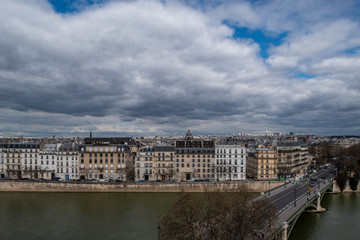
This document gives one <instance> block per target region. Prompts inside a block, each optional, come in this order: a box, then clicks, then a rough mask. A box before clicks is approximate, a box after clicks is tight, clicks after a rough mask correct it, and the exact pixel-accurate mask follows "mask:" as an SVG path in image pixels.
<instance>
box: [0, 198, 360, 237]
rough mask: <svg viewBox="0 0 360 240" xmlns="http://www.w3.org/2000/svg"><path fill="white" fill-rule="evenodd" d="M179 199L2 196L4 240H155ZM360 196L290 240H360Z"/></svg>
mask: <svg viewBox="0 0 360 240" xmlns="http://www.w3.org/2000/svg"><path fill="white" fill-rule="evenodd" d="M177 197H178V194H177V193H4V192H2V193H0V239H1V240H7V239H15V240H18V239H19V240H21V239H28V240H31V239H36V240H41V239H46V240H48V239H49V240H51V239H63V240H66V239H76V240H82V239H84V240H85V239H86V240H91V239H94V240H98V239H99V240H101V239H106V240H112V239H134V240H135V239H136V240H140V239H150V240H151V239H154V240H155V239H157V236H158V235H157V234H158V229H157V227H158V217H159V216H160V215H164V214H166V212H167V211H168V209H169V208H170V206H171V204H172V202H173V201H174V200H176V198H177ZM359 204H360V194H341V195H340V194H339V195H326V196H325V198H324V199H323V203H322V205H323V207H325V208H326V209H327V211H326V212H325V213H321V214H303V215H301V217H300V218H299V220H298V222H297V224H296V226H295V228H294V230H293V232H292V234H291V236H290V240H300V239H301V240H304V239H309V240H315V239H319V240H320V239H327V240H333V239H334V240H338V239H342V240H347V239H349V240H352V239H360V207H359Z"/></svg>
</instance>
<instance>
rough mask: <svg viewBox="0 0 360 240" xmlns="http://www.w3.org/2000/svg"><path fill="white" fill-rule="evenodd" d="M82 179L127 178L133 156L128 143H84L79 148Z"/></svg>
mask: <svg viewBox="0 0 360 240" xmlns="http://www.w3.org/2000/svg"><path fill="white" fill-rule="evenodd" d="M78 159H79V166H80V178H81V179H95V180H99V179H105V180H107V179H120V180H125V179H126V175H127V172H128V171H131V169H130V168H131V167H132V166H133V163H132V156H131V151H130V149H129V147H128V146H127V145H110V144H109V145H84V146H80V149H79V156H78Z"/></svg>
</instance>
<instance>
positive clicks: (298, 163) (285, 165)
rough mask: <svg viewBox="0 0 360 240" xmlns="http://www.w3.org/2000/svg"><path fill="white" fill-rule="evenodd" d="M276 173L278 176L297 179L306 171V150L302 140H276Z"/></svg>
mask: <svg viewBox="0 0 360 240" xmlns="http://www.w3.org/2000/svg"><path fill="white" fill-rule="evenodd" d="M274 148H275V150H276V153H277V170H278V172H277V174H278V177H279V178H282V179H289V178H294V179H298V178H301V177H303V176H304V175H305V174H306V173H307V166H308V151H307V146H306V143H305V142H303V141H294V140H287V141H277V142H276V143H275V146H274Z"/></svg>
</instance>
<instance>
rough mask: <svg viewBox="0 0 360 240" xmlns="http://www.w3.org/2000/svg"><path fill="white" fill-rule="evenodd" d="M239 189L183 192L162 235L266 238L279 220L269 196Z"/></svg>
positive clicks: (193, 238)
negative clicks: (257, 196)
mask: <svg viewBox="0 0 360 240" xmlns="http://www.w3.org/2000/svg"><path fill="white" fill-rule="evenodd" d="M232 191H236V192H220V191H219V190H218V191H206V192H205V193H202V194H194V193H185V192H182V193H180V197H179V199H178V200H177V201H176V202H175V203H174V204H173V206H172V208H171V209H170V211H169V213H168V214H167V215H166V216H165V217H163V219H162V221H161V236H160V237H161V239H180V240H182V239H191V240H197V239H228V240H237V239H240V240H243V239H263V238H265V236H267V235H268V234H269V233H272V232H273V230H274V229H273V227H272V226H274V222H275V221H276V220H277V217H276V214H275V208H274V206H273V205H272V204H271V203H270V202H269V201H268V199H267V198H266V197H259V198H256V199H254V198H253V197H254V195H253V193H250V192H248V191H247V189H246V188H245V187H240V188H238V189H233V190H232Z"/></svg>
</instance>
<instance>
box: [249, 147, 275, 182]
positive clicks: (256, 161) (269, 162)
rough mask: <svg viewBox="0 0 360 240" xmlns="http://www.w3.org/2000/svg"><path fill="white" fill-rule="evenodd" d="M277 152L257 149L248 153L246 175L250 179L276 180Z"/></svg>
mask: <svg viewBox="0 0 360 240" xmlns="http://www.w3.org/2000/svg"><path fill="white" fill-rule="evenodd" d="M276 157H277V152H276V151H275V150H274V149H269V148H258V149H256V150H255V152H252V153H249V156H248V159H247V174H248V176H249V177H250V178H252V179H258V180H270V179H277V168H276Z"/></svg>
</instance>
